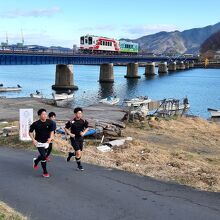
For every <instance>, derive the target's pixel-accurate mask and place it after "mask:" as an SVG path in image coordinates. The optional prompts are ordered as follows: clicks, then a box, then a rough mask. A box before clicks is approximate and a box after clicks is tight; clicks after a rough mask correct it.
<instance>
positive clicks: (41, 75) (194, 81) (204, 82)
mask: <svg viewBox="0 0 220 220" xmlns="http://www.w3.org/2000/svg"><path fill="white" fill-rule="evenodd" d="M125 74H126V67H118V66H116V67H114V76H115V82H114V83H113V84H108V83H107V84H100V83H99V82H98V79H99V66H74V82H75V85H77V86H78V87H79V90H78V91H75V92H74V100H73V102H72V103H71V106H72V107H74V106H79V105H80V106H88V105H91V104H94V103H97V102H98V101H99V100H100V99H101V98H106V97H107V96H111V95H113V96H117V97H119V98H120V99H121V100H124V99H125V98H133V97H136V96H145V95H146V96H149V97H150V98H151V99H153V100H161V99H164V98H184V97H185V96H187V97H188V99H189V102H190V105H191V108H190V111H189V113H191V114H194V115H197V116H201V117H203V118H208V117H209V113H208V112H207V108H209V107H211V108H218V109H220V69H197V68H195V69H190V70H186V71H180V72H175V73H170V74H166V75H164V76H158V75H156V76H155V77H154V78H151V79H146V78H145V77H144V75H143V74H144V68H143V67H139V74H140V75H141V79H137V80H131V79H126V78H124V75H125ZM54 82H55V65H24V66H22V65H21V66H0V83H3V84H4V86H16V85H17V84H19V85H21V86H22V91H21V92H10V93H9V92H8V93H0V96H6V97H28V96H30V93H33V92H35V90H39V91H41V92H42V93H43V94H44V95H45V96H47V97H48V98H49V97H51V94H52V92H53V91H52V89H51V86H52V85H53V84H54ZM0 102H1V101H0Z"/></svg>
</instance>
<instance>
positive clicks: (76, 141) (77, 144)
mask: <svg viewBox="0 0 220 220" xmlns="http://www.w3.org/2000/svg"><path fill="white" fill-rule="evenodd" d="M70 140H71V145H72V147H73V149H74V150H75V151H78V150H81V151H82V150H83V138H71V139H70Z"/></svg>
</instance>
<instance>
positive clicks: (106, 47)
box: [80, 35, 138, 54]
mask: <svg viewBox="0 0 220 220" xmlns="http://www.w3.org/2000/svg"><path fill="white" fill-rule="evenodd" d="M80 51H81V52H83V53H107V54H119V53H121V54H134V53H135V54H137V53H138V44H137V43H133V42H129V41H125V40H121V41H119V40H116V39H113V38H108V37H100V36H94V35H85V36H81V37H80Z"/></svg>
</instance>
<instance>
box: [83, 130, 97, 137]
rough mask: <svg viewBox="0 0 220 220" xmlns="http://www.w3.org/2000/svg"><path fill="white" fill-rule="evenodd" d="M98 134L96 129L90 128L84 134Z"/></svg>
mask: <svg viewBox="0 0 220 220" xmlns="http://www.w3.org/2000/svg"><path fill="white" fill-rule="evenodd" d="M94 134H96V129H89V130H88V131H87V132H86V133H85V134H84V137H86V136H91V135H94Z"/></svg>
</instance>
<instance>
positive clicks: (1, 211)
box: [0, 202, 28, 220]
mask: <svg viewBox="0 0 220 220" xmlns="http://www.w3.org/2000/svg"><path fill="white" fill-rule="evenodd" d="M27 219H28V218H27V217H24V216H22V215H21V214H20V213H18V212H16V211H15V210H14V209H12V208H10V207H9V206H7V205H6V204H5V203H3V202H0V220H27Z"/></svg>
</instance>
